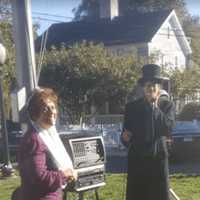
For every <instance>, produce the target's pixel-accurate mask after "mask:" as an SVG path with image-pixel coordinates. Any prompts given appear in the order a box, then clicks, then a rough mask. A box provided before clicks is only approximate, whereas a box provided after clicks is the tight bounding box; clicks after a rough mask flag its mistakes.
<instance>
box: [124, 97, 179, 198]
mask: <svg viewBox="0 0 200 200" xmlns="http://www.w3.org/2000/svg"><path fill="white" fill-rule="evenodd" d="M161 104H162V105H161ZM174 122H175V109H174V104H173V103H172V102H171V101H165V102H164V101H163V102H160V107H153V106H151V105H150V104H148V103H147V102H146V101H145V100H144V99H139V100H136V101H134V102H132V103H128V104H127V105H126V109H125V116H124V129H126V130H128V131H130V132H131V134H132V137H131V141H130V144H129V145H128V146H129V147H128V148H129V153H128V178H127V198H126V199H127V200H169V186H168V153H167V146H166V141H165V138H166V136H168V135H169V132H170V130H171V128H172V126H173V125H174ZM155 141H158V142H157V144H158V145H155V144H156V142H155ZM155 146H156V147H157V148H156V151H155V148H154V147H155Z"/></svg>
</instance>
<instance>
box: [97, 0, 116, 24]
mask: <svg viewBox="0 0 200 200" xmlns="http://www.w3.org/2000/svg"><path fill="white" fill-rule="evenodd" d="M99 2H100V18H109V19H111V20H112V19H113V18H115V17H117V16H118V15H119V5H118V0H99Z"/></svg>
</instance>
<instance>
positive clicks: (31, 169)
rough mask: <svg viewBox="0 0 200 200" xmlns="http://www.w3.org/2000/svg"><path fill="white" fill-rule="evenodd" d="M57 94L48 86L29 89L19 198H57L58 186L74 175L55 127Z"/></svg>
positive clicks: (73, 177)
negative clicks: (28, 120)
mask: <svg viewBox="0 0 200 200" xmlns="http://www.w3.org/2000/svg"><path fill="white" fill-rule="evenodd" d="M57 101H58V98H57V96H56V94H55V93H54V91H53V90H52V89H50V88H41V89H36V90H35V91H33V94H32V95H31V97H30V98H29V101H28V105H27V111H28V115H29V117H30V122H31V123H30V124H31V125H30V128H29V130H28V131H27V133H26V134H25V135H24V138H23V139H22V142H21V144H20V148H19V158H18V162H19V172H20V176H21V187H20V198H19V199H20V200H60V199H61V188H62V186H65V185H66V184H67V182H68V181H71V180H72V179H76V178H77V173H76V171H75V170H74V169H73V165H72V162H71V159H70V157H69V155H68V153H67V152H66V150H65V148H64V146H63V143H62V142H61V140H60V138H59V136H58V133H57V131H56V128H55V123H56V119H57V114H58V112H57Z"/></svg>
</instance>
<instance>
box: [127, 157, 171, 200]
mask: <svg viewBox="0 0 200 200" xmlns="http://www.w3.org/2000/svg"><path fill="white" fill-rule="evenodd" d="M168 177H169V170H168V158H167V157H166V158H164V159H160V158H159V159H158V158H141V157H132V156H130V155H129V159H128V177H127V193H126V200H169V180H168Z"/></svg>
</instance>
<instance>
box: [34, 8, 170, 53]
mask: <svg viewBox="0 0 200 200" xmlns="http://www.w3.org/2000/svg"><path fill="white" fill-rule="evenodd" d="M171 12H172V11H171V10H165V11H159V12H148V13H132V14H129V15H127V16H119V17H116V18H115V19H113V20H110V19H99V20H96V21H76V22H67V23H56V24H53V25H52V26H50V28H49V29H48V30H47V31H48V38H47V43H46V48H47V49H48V48H50V47H51V46H52V45H54V46H56V47H59V46H60V45H62V44H65V45H66V46H68V45H72V44H74V43H76V42H82V41H87V42H91V41H92V42H94V43H104V45H117V44H126V43H140V42H149V41H150V40H151V39H152V37H153V36H154V34H155V33H156V32H157V31H158V29H159V28H160V26H161V25H162V24H163V22H164V21H165V20H166V18H167V17H168V16H169V15H170V13H171ZM44 34H45V33H44ZM41 40H42V36H40V37H38V38H37V40H36V50H39V48H40V44H41Z"/></svg>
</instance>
